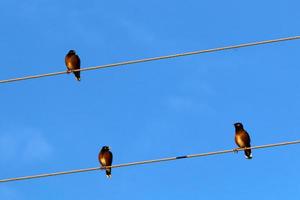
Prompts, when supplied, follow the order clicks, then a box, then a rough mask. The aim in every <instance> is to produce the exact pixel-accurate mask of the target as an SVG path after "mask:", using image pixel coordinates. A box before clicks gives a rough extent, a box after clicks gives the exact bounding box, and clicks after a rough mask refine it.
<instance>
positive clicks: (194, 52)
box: [0, 36, 300, 83]
mask: <svg viewBox="0 0 300 200" xmlns="http://www.w3.org/2000/svg"><path fill="white" fill-rule="evenodd" d="M297 39H300V36H292V37H285V38H279V39H273V40H264V41H258V42H250V43H244V44H239V45H232V46H225V47H218V48H212V49H206V50H198V51H190V52H185V53H179V54H172V55H166V56H159V57H152V58H145V59H139V60H132V61H125V62H118V63H112V64H106V65H100V66H95V67H87V68H82V69H77V70H73V72H77V71H88V70H96V69H103V68H109V67H118V66H123V65H130V64H137V63H143V62H150V61H156V60H163V59H170V58H176V57H182V56H190V55H196V54H202V53H210V52H216V51H224V50H230V49H237V48H243V47H250V46H257V45H262V44H269V43H275V42H283V41H289V40H297ZM66 73H67V71H60V72H53V73H47V74H40V75H33V76H24V77H20V78H12V79H6V80H0V83H8V82H15V81H22V80H28V79H35V78H42V77H46V76H56V75H61V74H66Z"/></svg>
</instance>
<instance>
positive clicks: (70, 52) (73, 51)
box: [68, 50, 76, 54]
mask: <svg viewBox="0 0 300 200" xmlns="http://www.w3.org/2000/svg"><path fill="white" fill-rule="evenodd" d="M68 54H76V52H75V50H70V51H69V53H68Z"/></svg>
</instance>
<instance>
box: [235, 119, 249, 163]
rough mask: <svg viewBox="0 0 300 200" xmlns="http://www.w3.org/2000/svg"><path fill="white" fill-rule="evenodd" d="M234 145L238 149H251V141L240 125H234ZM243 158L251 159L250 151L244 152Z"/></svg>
mask: <svg viewBox="0 0 300 200" xmlns="http://www.w3.org/2000/svg"><path fill="white" fill-rule="evenodd" d="M234 127H235V143H236V144H237V145H238V146H239V147H240V148H245V147H251V144H250V142H251V140H250V136H249V134H248V133H247V131H246V130H245V129H244V127H243V124H242V123H235V124H234ZM245 156H246V158H247V159H251V158H252V153H251V149H246V150H245Z"/></svg>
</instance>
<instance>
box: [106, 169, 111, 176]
mask: <svg viewBox="0 0 300 200" xmlns="http://www.w3.org/2000/svg"><path fill="white" fill-rule="evenodd" d="M106 177H107V178H111V168H109V169H106Z"/></svg>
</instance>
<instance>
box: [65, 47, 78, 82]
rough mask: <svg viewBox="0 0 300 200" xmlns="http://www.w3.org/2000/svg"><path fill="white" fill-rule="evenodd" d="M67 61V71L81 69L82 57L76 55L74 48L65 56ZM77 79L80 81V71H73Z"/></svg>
mask: <svg viewBox="0 0 300 200" xmlns="http://www.w3.org/2000/svg"><path fill="white" fill-rule="evenodd" d="M65 63H66V66H67V69H68V70H67V72H68V73H71V72H72V71H73V70H76V69H80V58H79V56H78V55H76V52H75V51H74V50H70V51H69V52H68V54H67V55H66V57H65ZM73 73H74V75H75V77H76V79H77V80H78V81H80V71H78V72H73Z"/></svg>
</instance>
